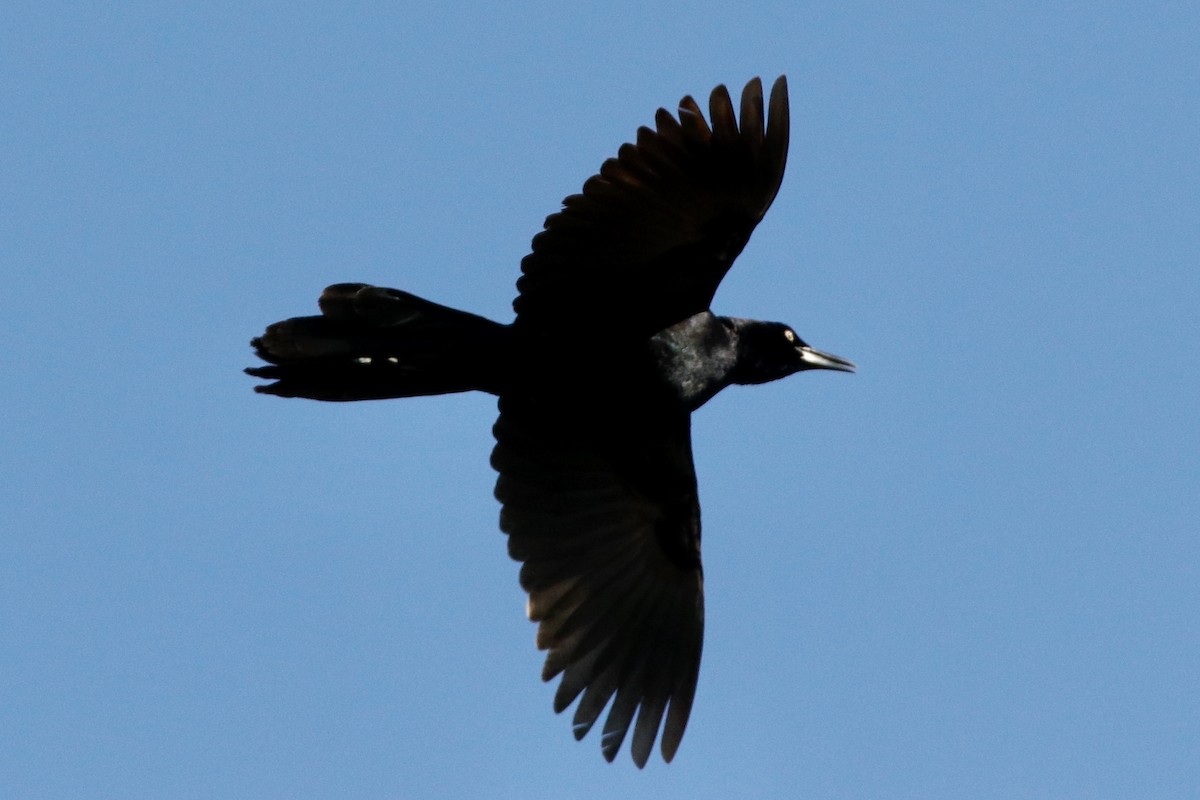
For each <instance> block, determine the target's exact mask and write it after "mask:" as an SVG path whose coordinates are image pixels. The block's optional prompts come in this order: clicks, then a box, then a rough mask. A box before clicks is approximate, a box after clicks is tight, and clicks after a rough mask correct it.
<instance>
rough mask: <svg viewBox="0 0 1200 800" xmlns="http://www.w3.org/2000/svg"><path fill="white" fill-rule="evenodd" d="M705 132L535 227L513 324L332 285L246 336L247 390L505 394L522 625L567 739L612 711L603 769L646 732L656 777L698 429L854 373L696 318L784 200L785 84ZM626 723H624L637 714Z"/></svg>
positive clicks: (781, 338) (671, 744) (668, 729)
mask: <svg viewBox="0 0 1200 800" xmlns="http://www.w3.org/2000/svg"><path fill="white" fill-rule="evenodd" d="M710 118H711V120H712V128H711V129H710V128H709V127H708V124H707V123H706V122H705V120H704V116H703V114H702V113H701V112H700V110H699V107H698V106H697V105H696V104H695V102H694V101H692V100H691V98H685V99H684V100H683V101H682V103H681V105H680V111H679V118H678V120H676V119H675V118H674V117H672V116H671V115H670V114H668V113H667V112H666V111H662V110H660V111H659V113H658V116H657V118H656V130H650V129H649V128H642V129H641V130H639V132H638V137H637V143H636V144H633V145H625V146H623V147H622V148H621V150H620V152H619V154H618V156H617V158H614V159H610V160H609V161H607V162H605V164H604V165H603V167H602V168H601V171H600V174H599V175H596V176H594V177H593V178H591V179H590V180H589V181H588V182H587V183H585V185H584V189H583V193H582V194H579V195H573V196H571V197H568V198H567V199H566V200H565V201H564V204H563V205H564V208H563V210H562V211H560V212H559V213H557V214H554V215H552V216H551V217H549V218H548V219H547V221H546V229H545V230H544V231H543V232H542V233H540V234H538V236H536V237H535V238H534V241H533V252H532V253H531V254H530V255H529V256H528V257H527V258H526V259H525V260H524V261H523V262H522V272H523V276H522V278H521V279H520V281H518V289H519V290H520V294H519V296H518V298H517V300H516V301H515V303H514V308H515V309H516V311H517V317H516V320H515V321H514V322H513V323H512V324H509V325H504V324H500V323H497V322H493V321H490V320H487V319H484V318H482V317H478V316H475V315H473V314H469V313H467V312H463V311H458V310H456V309H451V308H447V307H445V306H440V305H437V304H435V303H431V302H429V301H427V300H423V299H421V298H417V297H415V296H413V295H410V294H408V293H406V292H401V291H398V290H394V289H382V288H377V287H373V286H368V285H365V284H336V285H334V286H330V287H329V288H328V289H326V290H325V292H324V294H322V296H321V300H320V307H321V311H322V314H321V315H320V316H315V317H298V318H293V319H289V320H284V321H282V322H278V323H275V324H274V325H271V326H269V327H268V328H267V331H266V332H265V333H264V334H263V335H262V336H261V337H259V338H257V339H255V340H254V342H253V345H254V347H255V349H256V351H257V353H258V355H259V356H260V357H261V358H263V359H264V360H266V361H268V362H270V365H269V366H265V367H258V368H253V369H250V370H247V371H248V372H250V373H251V374H252V375H255V376H258V377H262V378H269V379H272V380H273V381H274V383H271V384H269V385H264V386H259V387H256V388H257V389H258V391H261V392H265V393H268V394H275V395H280V396H286V397H307V398H312V399H319V400H367V399H381V398H388V397H410V396H415V395H428V394H444V393H449V392H460V391H472V390H477V391H484V392H489V393H491V394H494V395H497V396H498V397H499V408H500V417H499V419H498V421H497V422H496V424H495V427H494V429H493V430H494V433H495V436H496V447H495V449H494V451H493V453H492V464H493V466H495V468H496V469H497V471H498V472H499V478H498V480H497V484H496V497H497V498H498V499H499V500H500V501H501V503H502V504H503V508H502V511H501V517H500V527H501V529H502V530H503V531H504V532H505V533H507V534H508V536H509V553H510V555H511V556H512V557H513V558H515V559H517V560H518V561H521V562H522V568H521V575H520V580H521V585H522V587H523V588H524V589H525V590H526V591H527V592H528V593H529V602H528V607H527V611H528V615H529V617H530V619H531V620H534V621H536V622H538V623H539V628H538V637H537V643H538V647H539V648H541V649H544V650H547V651H549V652H548V655H547V658H546V663H545V667H544V669H543V677H544V678H545V679H546V680H550V679H551V678H553V677H555V676H557V675H560V674H561V675H562V681H561V683H560V684H559V688H558V691H557V693H556V696H555V702H554V705H555V710H556V711H561V710H563V709H564V708H566V707H567V706H569V705H570V704H571V703H572V702H574V701H575V700H576V699H577V698H579V704H578V706H577V707H576V711H575V719H574V729H575V734H576V737H577V738H582V736H583V735H584V734H586V733H587V731H588V730H589V729H590V728H591V727H592V725H593V724H594V723H595V722H596V721H597V720H598V719H599V717H600V715H601V713H602V712H603V711H604V709H605V707H606V706H607V707H608V708H609V713H608V717H607V719H606V721H605V725H604V733H603V736H602V739H601V745H602V749H603V752H604V755H605V757H606V758H608V759H609V760H611V759H612V758H613V756H614V755H615V754H616V752H617V750H618V749H619V747H620V745H621V742H622V741H623V740H624V738H625V736H626V734H627V733H628V732H629V731H630V729H632V730H633V742H632V747H631V749H632V753H633V757H634V760H635V761H636V762H637V763H638V765H639V766H641V765H643V764H644V763H645V761H646V759H647V757H648V755H649V752H650V750H651V748H652V746H653V743H654V740H655V737H656V736H657V734H658V731H659V728H660V725H661V727H662V738H661V744H662V752H663V756H664V758H666V759H667V760H668V761H669V760H670V759H671V757H672V756H673V755H674V753H675V750H676V748H677V747H678V745H679V742H680V739H681V738H682V736H683V730H684V727H685V726H686V724H687V719H688V715H689V713H690V710H691V705H692V698H693V695H694V692H695V687H696V678H697V674H698V670H699V663H700V650H701V643H702V640H703V621H704V601H703V575H702V569H701V561H700V506H699V500H698V495H697V491H696V476H695V470H694V468H693V465H692V451H691V433H690V427H691V422H690V419H691V413H692V412H693V411H695V410H696V409H697V408H699V407H700V406H701V405H703V404H704V403H705V402H707V401H708V400H709V399H711V398H712V397H713V396H714V395H715V394H716V393H717V392H719V391H720V390H721V389H723V388H725V387H726V386H729V385H730V384H733V383H740V384H755V383H763V382H766V381H770V380H775V379H777V378H781V377H784V376H786V375H790V374H792V373H795V372H798V371H801V370H805V369H835V370H845V371H852V370H853V365H852V364H850V362H848V361H845V360H843V359H840V358H837V357H836V356H831V355H828V354H826V353H821V352H819V351H817V350H814V349H813V348H811V347H809V346H808V345H807V344H805V343H804V342H803V341H802V340H800V339H799V337H797V336H796V334H795V333H794V332H793V331H792V329H791V328H789V327H787V326H786V325H783V324H780V323H773V322H759V321H755V320H746V319H740V318H733V317H722V316H717V315H715V314H713V313H712V312H711V311H710V310H709V304H710V302H711V300H712V296H713V294H714V293H715V291H716V288H717V285H718V284H719V283H720V280H721V278H722V277H723V276H724V274H725V272H726V271H727V270H728V269H729V267H730V265H731V264H732V263H733V260H734V258H736V257H737V255H738V254H739V253H740V252H741V250H742V248H743V247H744V246H745V244H746V241H747V240H748V239H749V236H750V233H751V231H752V230H753V229H754V226H755V225H756V224H757V223H758V221H759V220H760V219H761V218H762V215H763V214H764V213H765V212H766V210H767V207H768V206H769V205H770V204H771V201H772V200H773V199H774V197H775V193H776V192H777V191H778V188H779V184H780V181H781V180H782V177H783V168H784V163H785V161H786V154H787V138H788V109H787V88H786V83H785V82H784V79H783V78H780V79H779V80H778V81H776V83H775V86H774V88H773V90H772V93H771V101H770V114H769V118H768V120H767V124H766V125H765V126H764V121H763V98H762V87H761V84H760V83H759V82H758V81H757V79H756V80H754V81H751V82H750V84H748V85H747V86H746V89H745V91H744V92H743V94H742V102H741V120H740V127H739V123H738V120H737V117H736V115H735V114H734V111H733V105H732V102H731V100H730V98H729V95H728V93H727V92H726V91H725V89H724V87H718V88H717V89H716V90H714V91H713V95H712V99H711V102H710ZM635 717H636V719H635Z"/></svg>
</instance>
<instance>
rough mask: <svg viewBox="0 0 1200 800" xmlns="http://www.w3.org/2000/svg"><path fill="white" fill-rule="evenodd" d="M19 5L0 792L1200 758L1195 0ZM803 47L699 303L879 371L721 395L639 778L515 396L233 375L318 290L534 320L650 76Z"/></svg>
mask: <svg viewBox="0 0 1200 800" xmlns="http://www.w3.org/2000/svg"><path fill="white" fill-rule="evenodd" d="M114 7H115V10H114ZM0 23H2V24H0V120H2V129H0V269H2V270H3V274H4V278H5V279H4V282H3V290H0V313H2V314H3V320H4V323H3V330H4V346H3V348H0V375H2V380H0V412H2V414H0V502H2V503H3V524H2V528H3V531H2V533H0V796H3V797H5V798H73V799H78V798H122V799H123V800H130V799H132V798H171V800H187V799H188V798H222V799H223V800H240V799H241V798H255V799H257V798H331V797H337V798H435V797H436V798H479V797H496V798H556V799H557V798H564V799H571V798H613V797H655V798H658V800H669V799H670V798H688V800H702V799H705V798H732V797H763V798H775V797H779V798H797V797H802V798H922V799H923V800H928V799H929V798H954V799H955V800H961V799H962V798H972V800H975V799H978V798H1017V797H1021V798H1126V797H1137V798H1180V797H1186V796H1195V793H1196V792H1197V791H1198V790H1200V789H1198V787H1200V689H1198V686H1200V684H1198V676H1200V537H1198V534H1200V522H1198V520H1200V414H1198V413H1197V408H1198V406H1200V375H1198V372H1197V365H1198V364H1200V348H1198V346H1197V343H1198V341H1200V270H1198V265H1200V145H1198V142H1200V49H1198V48H1197V41H1200V6H1197V5H1196V4H1195V3H1190V2H1178V3H1168V2H1139V3H1133V2H1129V3H1120V2H1098V3H1084V2H1078V3H1058V2H1049V3H1048V2H1037V3H1024V2H1009V3H998V2H980V3H963V2H912V3H853V2H851V3H798V2H794V1H793V0H788V1H787V2H758V1H757V0H750V1H749V2H743V3H736V4H731V3H726V4H695V5H691V4H687V3H680V2H671V3H644V2H636V3H635V2H626V1H625V0H618V1H617V2H610V3H604V4H600V3H594V4H583V3H580V4H574V5H572V4H563V3H548V2H546V3H502V2H474V1H473V0H468V1H467V2H460V3H445V4H435V3H409V4H370V3H349V4H316V3H298V4H286V3H261V2H238V3H228V2H210V3H202V4H181V3H140V2H130V3H121V4H95V3H59V2H53V1H51V2H39V3H36V4H35V3H26V2H19V1H18V2H17V3H15V4H14V3H9V4H6V6H5V10H4V11H3V12H0ZM780 73H786V74H787V75H788V77H789V81H790V85H791V105H792V149H791V161H790V165H789V171H788V174H787V177H786V179H785V180H784V184H783V189H782V191H781V193H780V196H779V198H778V200H777V202H776V203H775V205H774V207H773V208H772V210H771V212H770V214H769V215H768V216H767V218H766V220H765V222H764V223H763V224H762V225H761V226H760V227H759V229H758V231H757V233H756V234H755V236H754V238H753V239H752V241H751V242H750V245H749V246H748V247H747V249H746V251H745V252H744V254H743V255H742V257H741V259H740V260H739V261H738V263H737V265H736V266H735V267H734V269H733V270H732V272H731V273H730V274H729V276H728V278H727V279H726V281H725V283H724V285H723V286H722V288H721V291H720V292H719V293H718V295H717V299H716V303H715V306H714V308H715V309H716V310H717V311H719V312H722V313H729V314H733V315H737V316H752V317H759V318H765V319H778V320H782V321H786V322H788V323H790V324H792V325H794V326H795V327H796V329H797V330H798V331H799V332H800V334H801V335H802V336H803V337H804V338H806V339H807V340H808V341H809V342H811V343H812V344H813V345H815V346H817V347H820V348H822V349H826V350H829V351H831V352H834V353H837V354H839V355H843V356H845V357H847V358H851V359H853V360H854V361H856V362H857V363H858V365H859V373H858V374H857V375H853V376H851V375H844V374H836V373H817V374H813V373H809V374H804V375H800V376H797V377H794V378H791V379H789V380H786V381H781V382H779V383H776V384H772V385H768V386H761V387H752V388H736V389H731V390H729V391H727V392H726V393H724V394H723V395H721V396H720V397H718V398H717V399H716V400H714V401H713V402H712V403H711V404H710V405H709V406H707V407H705V408H704V409H702V410H701V411H700V412H699V413H698V414H697V416H696V418H695V420H694V436H695V450H696V458H697V471H698V474H699V481H700V489H701V500H702V504H703V509H704V522H705V540H704V542H705V563H706V583H707V597H708V627H707V637H706V641H705V653H704V662H703V666H702V669H701V673H700V686H699V691H698V694H697V701H696V706H695V709H694V712H693V715H692V720H691V724H690V727H689V730H688V734H687V736H686V737H685V738H684V741H683V746H682V748H681V749H680V751H679V755H678V756H677V758H676V760H675V762H674V763H672V764H670V765H664V764H663V763H662V762H661V761H660V760H658V757H657V754H656V755H655V760H653V761H652V762H651V763H650V765H649V766H648V767H647V768H646V769H645V770H644V771H641V772H639V771H638V770H637V769H635V768H634V766H633V765H632V762H631V761H630V759H629V757H628V754H627V752H626V751H624V750H623V751H622V753H621V755H620V757H619V759H618V761H617V762H616V763H615V764H612V765H609V764H606V763H604V761H603V760H602V759H601V757H600V753H599V741H598V737H597V734H598V731H597V732H593V734H592V735H591V736H589V737H588V738H587V739H586V740H585V741H584V742H583V743H575V742H574V741H573V739H572V737H571V735H570V730H569V728H570V725H569V722H570V720H569V717H566V716H563V717H555V716H554V714H553V713H552V711H551V708H550V705H551V697H552V695H553V686H549V685H545V684H542V683H541V682H540V680H539V677H538V674H539V670H540V665H541V656H540V654H539V653H538V652H537V651H536V650H535V649H534V646H533V634H534V626H533V625H531V624H530V623H529V622H527V621H526V620H525V619H524V616H523V603H524V597H523V595H522V593H521V591H520V589H519V588H518V586H517V583H516V574H517V565H516V564H515V563H513V562H511V561H510V560H509V559H508V557H507V555H506V553H505V541H504V537H503V536H502V535H501V534H500V533H499V531H498V529H497V512H498V506H497V503H496V502H495V501H494V500H493V499H492V496H491V490H492V483H493V480H494V474H493V472H492V470H491V469H490V467H489V466H488V455H489V452H490V450H491V444H492V440H491V433H490V428H491V424H492V421H493V418H494V415H495V405H494V401H493V399H491V398H489V397H485V396H455V397H446V398H428V399H417V400H411V401H391V402H381V403H367V404H358V405H322V404H318V403H313V402H306V401H284V400H279V399H276V398H269V397H263V396H258V395H255V394H253V393H252V392H251V386H252V384H253V381H252V380H251V379H250V378H248V377H246V376H244V375H242V374H241V372H240V370H241V369H242V367H244V366H248V365H250V364H251V363H253V362H252V358H251V353H250V349H249V347H248V340H249V338H250V337H251V336H252V335H255V334H257V333H258V332H259V331H261V329H262V327H263V325H264V324H265V323H268V322H271V321H273V320H276V319H279V318H282V317H286V316H292V315H297V314H307V313H314V310H315V299H316V297H317V295H318V293H319V292H320V290H321V289H322V288H323V287H324V286H325V285H326V284H328V283H333V282H338V281H368V282H374V283H378V284H382V285H385V286H396V287H400V288H404V289H407V290H409V291H412V292H414V293H416V294H419V295H422V296H425V297H428V298H430V299H432V300H435V301H438V302H441V303H445V304H449V305H454V306H458V307H461V308H465V309H468V310H471V311H474V312H476V313H481V314H485V315H488V316H491V317H493V318H495V319H499V320H502V321H508V320H510V319H511V308H510V302H511V299H512V297H513V294H514V288H513V283H514V281H515V279H516V276H517V271H518V262H519V261H520V258H521V257H522V255H523V254H524V253H525V252H526V250H527V247H528V244H529V239H530V237H531V236H532V235H533V234H534V233H535V232H536V231H537V230H539V229H540V227H541V224H542V220H543V218H544V217H545V216H546V215H547V214H549V213H551V212H553V211H555V210H556V209H557V208H558V204H559V200H560V199H561V198H562V197H563V196H564V195H567V194H570V193H572V192H574V191H576V190H577V189H578V188H579V186H580V185H581V184H582V182H583V180H584V179H585V178H586V177H587V176H588V175H590V174H591V173H592V172H593V171H595V169H596V168H597V167H598V166H599V164H600V162H601V161H602V160H603V159H604V158H605V157H607V156H609V155H612V154H613V153H615V151H616V148H617V146H618V145H619V144H620V143H622V142H624V141H628V140H629V139H630V138H632V136H633V135H634V132H635V130H636V128H637V126H639V125H641V124H646V123H648V122H650V121H651V120H652V119H653V114H654V111H655V109H656V108H657V107H659V106H660V105H665V106H668V107H671V108H674V105H675V103H676V102H677V101H678V100H679V98H680V97H681V96H682V95H684V94H685V93H694V94H697V95H698V96H706V95H707V93H708V91H709V90H710V89H711V88H712V86H714V85H715V84H717V83H720V82H725V83H728V84H730V86H731V87H735V88H736V87H740V86H741V85H742V84H743V83H744V82H745V81H746V80H747V79H749V78H751V77H753V76H755V75H762V76H763V77H764V78H765V79H766V80H768V81H769V80H771V79H772V78H774V77H775V76H776V75H778V74H780Z"/></svg>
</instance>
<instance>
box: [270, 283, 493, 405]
mask: <svg viewBox="0 0 1200 800" xmlns="http://www.w3.org/2000/svg"><path fill="white" fill-rule="evenodd" d="M319 305H320V307H321V316H317V317H294V318H292V319H286V320H283V321H282V322H276V323H275V324H273V325H270V326H269V327H268V328H267V330H266V332H265V333H264V334H263V335H262V336H259V337H258V338H256V339H253V340H252V341H251V342H250V344H251V345H252V346H253V347H254V351H255V353H257V354H258V357H259V358H261V359H262V360H264V361H267V362H269V363H270V366H265V367H251V368H248V369H247V370H246V372H247V373H248V374H250V375H253V376H254V377H256V378H266V379H268V380H273V381H274V383H269V384H266V385H262V386H255V387H254V390H255V391H256V392H262V393H264V394H274V395H278V396H280V397H307V398H311V399H313V400H379V399H383V398H387V397H415V396H417V395H428V394H448V393H451V392H465V391H470V390H472V389H478V390H481V391H485V392H490V393H492V394H499V392H500V381H501V378H502V374H503V373H502V370H503V362H504V355H505V352H506V347H505V345H506V344H507V340H508V330H509V328H508V326H506V325H501V324H499V323H497V322H492V321H491V320H488V319H484V318H483V317H478V316H475V315H474V314H468V313H466V312H465V311H457V310H455V309H453V308H447V307H446V306H440V305H437V304H436V303H431V302H429V301H428V300H422V299H421V298H419V297H414V296H413V295H411V294H408V293H407V292H401V291H398V290H396V289H381V288H379V287H375V286H368V285H367V284H364V283H339V284H336V285H334V286H330V287H329V288H328V289H326V290H325V291H324V292H323V293H322V294H321V299H320V301H319Z"/></svg>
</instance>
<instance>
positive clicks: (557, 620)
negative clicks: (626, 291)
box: [492, 398, 704, 766]
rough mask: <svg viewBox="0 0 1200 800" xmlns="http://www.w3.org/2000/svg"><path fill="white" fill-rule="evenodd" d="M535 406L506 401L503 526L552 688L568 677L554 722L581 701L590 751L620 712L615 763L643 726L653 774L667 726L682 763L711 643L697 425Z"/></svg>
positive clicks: (644, 752) (610, 749) (606, 750)
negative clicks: (695, 457)
mask: <svg viewBox="0 0 1200 800" xmlns="http://www.w3.org/2000/svg"><path fill="white" fill-rule="evenodd" d="M536 405H537V407H534V404H530V403H520V402H516V401H512V400H506V399H504V398H502V399H501V401H500V408H501V416H500V419H499V421H498V422H497V423H496V427H495V433H496V440H497V445H496V449H495V451H494V452H493V455H492V465H493V466H494V467H495V468H496V469H497V470H498V471H499V473H500V477H499V479H498V481H497V483H496V496H497V498H499V499H500V501H501V502H502V503H503V504H504V509H503V511H502V512H501V516H500V527H501V529H502V530H503V531H504V532H505V533H507V534H508V536H509V540H508V549H509V553H510V554H511V555H512V557H513V558H515V559H517V560H519V561H521V562H523V566H522V568H521V586H522V587H523V588H524V589H525V590H526V591H527V592H528V593H529V602H528V613H529V617H530V619H532V620H534V621H535V622H538V623H539V626H538V633H537V645H538V647H539V649H542V650H547V651H549V652H548V653H547V657H546V662H545V666H544V668H543V670H542V678H543V679H544V680H547V681H549V680H551V679H553V678H554V677H556V676H557V675H559V674H561V675H562V681H561V683H560V684H559V686H558V690H557V693H556V695H555V698H554V710H555V711H556V712H560V711H562V710H563V709H565V708H566V707H567V706H569V705H570V704H571V703H572V702H573V701H575V699H576V698H580V699H579V705H578V706H577V707H576V710H575V716H574V721H573V725H574V730H575V737H576V738H577V739H581V738H583V736H584V735H585V734H586V733H587V732H588V731H589V730H590V729H591V728H592V726H593V725H594V724H595V722H596V721H597V720H598V719H599V718H600V716H601V714H602V713H603V711H604V709H605V706H606V705H609V703H610V701H611V706H610V709H609V713H608V717H607V719H606V721H605V724H604V729H603V735H602V738H601V749H602V752H603V754H604V757H605V758H606V759H608V760H609V761H612V760H613V758H614V757H615V756H616V753H617V750H618V749H619V748H620V746H621V743H622V742H623V741H624V739H625V736H626V734H627V733H628V732H629V730H630V728H631V727H632V728H633V742H632V745H631V752H632V755H633V758H634V761H635V762H636V763H637V764H638V766H642V765H644V764H645V763H646V760H647V758H648V757H649V755H650V751H651V750H652V749H653V747H654V740H655V736H656V735H657V733H658V729H659V726H660V724H662V740H661V749H662V754H663V758H664V759H666V760H667V761H670V760H671V758H672V757H673V756H674V755H675V751H676V749H677V748H678V747H679V742H680V740H681V739H682V737H683V731H684V728H685V727H686V725H687V720H688V715H689V714H690V712H691V707H692V698H693V696H694V694H695V691H696V678H697V675H698V672H699V668H700V650H701V644H702V640H703V632H704V598H703V576H702V573H701V567H700V508H699V504H698V501H697V497H696V475H695V471H694V468H693V466H692V452H691V442H690V430H689V429H690V421H689V419H688V415H687V414H686V413H683V412H678V413H676V414H674V415H671V416H670V417H669V418H663V417H660V416H656V415H650V414H646V415H642V416H640V417H638V416H634V415H632V414H630V413H619V414H616V415H614V416H613V417H610V418H609V419H611V420H613V421H612V422H609V423H605V422H603V421H601V422H600V423H599V424H597V421H596V420H595V419H594V417H593V415H592V414H591V413H589V412H580V413H579V414H578V418H572V416H573V415H572V413H571V412H563V411H562V410H561V409H562V408H563V406H561V405H559V406H558V410H555V411H551V412H549V413H547V407H546V406H544V405H541V404H536ZM664 713H665V722H663V720H664ZM635 715H636V722H635Z"/></svg>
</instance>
